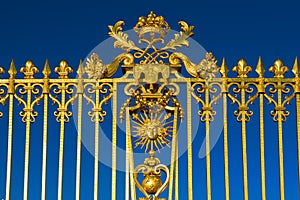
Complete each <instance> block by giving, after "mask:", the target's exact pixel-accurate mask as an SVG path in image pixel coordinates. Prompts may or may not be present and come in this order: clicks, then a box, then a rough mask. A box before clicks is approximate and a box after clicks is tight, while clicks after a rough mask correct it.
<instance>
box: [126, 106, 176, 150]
mask: <svg viewBox="0 0 300 200" xmlns="http://www.w3.org/2000/svg"><path fill="white" fill-rule="evenodd" d="M132 117H133V123H134V126H133V128H134V130H133V134H134V135H133V136H134V137H136V138H137V139H136V140H135V141H134V142H135V148H137V147H140V148H141V149H143V148H145V152H148V150H149V147H150V149H151V150H154V149H156V150H157V151H158V152H160V149H162V148H163V147H165V146H168V147H170V146H169V143H170V138H171V137H172V136H171V134H170V133H172V131H173V126H172V123H173V120H171V114H170V113H166V112H164V110H163V109H161V108H160V109H156V110H154V109H151V110H144V111H143V112H142V113H139V114H133V115H132Z"/></svg>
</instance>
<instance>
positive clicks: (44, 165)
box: [41, 94, 48, 200]
mask: <svg viewBox="0 0 300 200" xmlns="http://www.w3.org/2000/svg"><path fill="white" fill-rule="evenodd" d="M47 134H48V94H44V124H43V158H42V193H41V199H42V200H45V199H46V172H47V137H48V136H47Z"/></svg>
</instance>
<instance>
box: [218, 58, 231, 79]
mask: <svg viewBox="0 0 300 200" xmlns="http://www.w3.org/2000/svg"><path fill="white" fill-rule="evenodd" d="M228 72H229V70H228V66H227V63H226V59H225V58H223V60H222V65H221V68H220V73H221V74H222V78H227V74H228Z"/></svg>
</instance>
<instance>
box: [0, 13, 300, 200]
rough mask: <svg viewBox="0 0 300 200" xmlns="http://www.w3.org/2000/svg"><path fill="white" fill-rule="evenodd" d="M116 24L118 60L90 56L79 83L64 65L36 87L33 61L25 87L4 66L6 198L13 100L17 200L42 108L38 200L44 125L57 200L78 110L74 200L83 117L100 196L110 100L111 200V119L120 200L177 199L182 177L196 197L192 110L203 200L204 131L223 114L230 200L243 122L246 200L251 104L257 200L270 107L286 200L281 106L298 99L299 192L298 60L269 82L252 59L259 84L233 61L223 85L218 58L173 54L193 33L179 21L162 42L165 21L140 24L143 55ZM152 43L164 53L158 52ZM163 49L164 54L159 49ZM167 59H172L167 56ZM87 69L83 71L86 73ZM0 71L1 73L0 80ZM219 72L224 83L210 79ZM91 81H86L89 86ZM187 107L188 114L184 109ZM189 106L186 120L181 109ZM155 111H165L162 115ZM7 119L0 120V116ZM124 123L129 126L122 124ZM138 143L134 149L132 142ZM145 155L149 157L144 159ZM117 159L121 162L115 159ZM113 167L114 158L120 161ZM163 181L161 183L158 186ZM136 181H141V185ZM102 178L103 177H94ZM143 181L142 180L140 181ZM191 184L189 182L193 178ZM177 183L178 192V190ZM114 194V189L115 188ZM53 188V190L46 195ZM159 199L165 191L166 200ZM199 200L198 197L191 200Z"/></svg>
mask: <svg viewBox="0 0 300 200" xmlns="http://www.w3.org/2000/svg"><path fill="white" fill-rule="evenodd" d="M123 25H124V22H123V21H119V22H117V23H116V24H115V25H114V26H109V31H110V32H109V35H110V36H111V37H112V38H114V39H115V43H114V46H115V47H116V48H121V49H123V50H125V52H124V53H121V54H119V55H118V56H116V57H115V58H114V60H113V61H112V62H111V63H108V64H104V63H103V62H102V60H101V58H100V57H101V55H97V54H91V56H90V57H89V58H88V59H87V62H86V63H85V64H83V63H82V62H80V64H79V67H78V70H77V75H78V77H77V78H69V74H70V73H72V72H73V71H74V69H73V68H72V67H71V66H69V65H68V63H67V62H66V61H61V62H60V64H59V66H58V67H56V68H55V69H54V72H55V73H57V75H58V76H57V77H54V78H50V75H51V70H50V66H49V63H48V61H46V63H45V67H44V69H43V71H42V73H43V75H44V77H43V78H35V74H36V73H38V71H39V70H38V67H36V66H35V65H34V64H33V62H32V61H27V62H26V63H25V66H23V67H22V68H21V69H20V72H21V73H22V74H23V75H24V78H21V79H20V78H16V74H17V69H16V66H15V64H14V62H13V61H12V62H11V65H10V68H9V70H7V71H8V74H9V78H8V79H5V78H4V79H2V78H1V79H0V104H1V105H5V103H7V104H8V113H7V114H8V133H7V134H8V139H7V164H6V197H5V198H6V200H9V199H10V196H11V195H10V194H11V177H12V157H13V152H12V146H13V130H14V129H15V127H13V121H14V119H13V117H14V109H15V107H16V106H17V105H15V104H14V101H15V100H16V101H18V102H19V104H20V105H21V106H22V109H23V110H22V111H21V112H20V116H21V120H22V121H23V122H24V123H25V125H26V129H25V155H24V178H23V182H24V187H23V199H27V198H28V182H29V180H28V179H29V178H30V176H29V174H28V173H29V172H28V169H29V167H30V156H29V155H30V154H29V153H30V151H29V150H30V134H31V129H32V126H31V125H32V123H35V120H36V118H37V117H38V114H39V113H38V112H37V111H35V109H34V108H35V106H37V105H39V103H40V102H43V106H44V107H43V113H42V115H43V142H42V147H43V150H42V155H43V158H42V175H41V176H42V177H41V180H42V181H41V191H40V192H41V199H45V198H46V192H47V191H46V189H47V185H46V182H47V180H46V179H47V176H46V171H47V168H46V166H47V156H48V153H47V146H48V144H47V138H48V137H49V135H48V122H49V119H50V117H55V119H56V122H57V123H59V124H60V132H59V156H58V161H59V166H58V177H57V178H58V188H57V199H59V200H60V199H62V188H63V167H64V162H63V160H64V148H65V145H64V143H65V142H67V141H64V134H65V131H66V130H65V124H66V123H68V122H69V121H70V118H71V117H72V114H73V113H72V111H71V110H70V105H71V103H73V102H74V101H78V113H77V114H78V116H77V117H78V133H77V134H78V135H77V150H76V155H77V160H76V184H75V185H74V187H75V191H76V194H75V196H76V199H77V200H79V199H80V196H82V195H81V194H80V186H81V185H80V177H81V175H82V173H83V172H82V171H81V164H82V163H81V145H82V144H81V142H82V133H83V130H82V116H83V115H88V116H89V117H90V118H91V121H92V122H93V123H94V126H95V127H94V131H95V132H94V134H95V141H94V142H95V143H94V144H95V149H94V155H95V157H94V188H93V189H94V199H98V198H100V197H101V194H98V188H99V179H98V174H99V173H100V172H99V166H98V165H99V157H100V156H101V154H100V152H99V141H100V139H101V138H99V130H100V124H101V123H102V122H103V121H104V120H106V118H105V117H106V115H107V111H106V107H105V105H106V104H107V103H110V102H111V101H112V106H113V109H112V111H113V112H112V117H113V120H112V145H111V149H112V155H111V156H112V179H111V180H112V186H111V191H110V192H111V199H112V200H115V199H116V198H117V191H118V186H119V185H121V186H122V185H123V184H124V183H120V181H118V180H117V156H119V155H117V150H116V149H117V141H118V140H119V137H117V136H118V134H119V133H118V129H117V120H118V118H120V119H121V120H125V122H126V161H125V162H126V175H125V180H126V186H125V199H126V200H129V198H130V197H131V199H133V200H135V199H139V200H143V199H144V200H152V199H155V200H163V199H169V200H173V199H179V197H180V196H181V195H180V192H181V191H180V188H181V187H183V186H182V185H184V183H182V182H181V181H180V177H179V176H178V174H179V173H186V174H187V177H188V183H187V186H186V187H187V188H188V193H187V194H185V195H187V197H188V199H189V200H192V199H193V198H196V197H195V196H193V195H194V193H193V190H195V189H196V190H199V189H200V190H203V188H195V185H193V170H195V169H199V168H198V166H196V165H195V164H193V163H195V162H193V151H192V150H193V149H192V145H193V141H192V130H193V129H192V127H194V126H193V124H192V110H194V109H195V108H199V111H198V115H199V123H204V124H205V136H206V137H205V138H206V139H205V144H206V151H205V153H206V170H205V173H206V182H207V188H206V190H207V199H213V198H214V189H213V188H214V187H212V186H213V185H214V183H213V182H211V175H212V174H213V173H214V171H212V169H211V164H210V163H211V154H210V150H211V149H210V147H211V141H210V138H211V128H212V127H211V122H212V121H213V120H214V119H215V116H216V115H218V114H222V113H223V125H224V132H223V134H224V135H223V138H224V142H223V148H224V155H223V156H224V188H225V194H224V199H226V200H229V199H230V196H231V193H230V184H229V180H230V176H229V162H230V158H229V152H230V147H229V141H228V136H229V134H231V133H230V130H229V129H228V118H229V117H235V118H236V120H237V121H238V122H240V123H241V138H242V143H241V152H242V158H241V160H242V164H243V165H242V168H243V191H244V199H245V200H246V199H248V198H249V197H248V163H250V162H252V161H251V160H247V123H248V122H249V121H250V120H251V117H252V116H253V115H254V112H253V111H252V110H251V109H250V106H251V104H253V103H254V102H255V101H258V102H259V124H260V128H259V141H260V180H261V198H262V199H263V200H264V199H267V196H266V194H267V188H266V183H267V182H268V180H266V179H267V177H266V175H265V174H266V173H267V172H266V168H265V159H267V156H268V155H267V154H265V127H264V120H265V118H266V116H265V112H264V109H265V107H267V106H268V105H265V104H264V102H265V101H266V102H268V103H269V104H272V105H271V106H273V110H272V111H271V112H270V116H271V117H272V119H273V121H274V122H275V123H276V124H277V125H278V156H279V172H278V176H279V180H280V187H279V191H280V199H281V200H283V199H284V198H285V190H284V189H285V184H284V181H285V179H284V174H285V171H284V153H283V148H284V143H283V124H284V122H285V121H286V120H287V118H288V116H289V114H290V112H289V111H288V110H287V107H286V105H288V104H290V103H291V102H293V100H295V107H296V111H297V116H296V118H297V142H298V146H297V148H298V171H299V175H298V176H299V177H298V179H299V180H298V182H299V184H300V119H299V118H300V74H299V73H300V68H299V64H298V59H296V60H295V64H294V67H293V68H292V73H293V74H294V77H293V78H286V77H285V74H286V73H287V72H288V67H287V66H285V65H284V64H283V62H282V61H281V60H279V59H278V60H276V61H275V62H274V64H273V65H272V66H271V67H270V68H269V71H270V72H272V73H273V74H274V75H273V77H272V78H266V77H265V76H264V73H265V71H266V70H265V68H264V66H263V64H262V60H261V58H259V60H258V64H257V67H256V69H255V71H256V73H257V75H258V77H255V78H250V77H249V73H250V72H251V71H252V69H253V68H252V67H251V66H249V65H248V64H247V62H246V60H245V59H241V60H239V61H238V63H237V65H236V66H234V67H233V68H232V71H233V72H236V73H237V76H236V77H228V72H229V69H228V66H227V64H226V61H225V59H223V62H222V64H221V66H220V67H219V66H218V65H217V61H216V59H215V57H214V56H213V55H212V54H211V53H207V54H206V57H205V58H204V59H203V60H202V61H200V63H199V64H195V63H193V62H192V61H191V60H190V58H189V56H188V55H185V54H183V53H181V52H178V51H177V50H178V49H179V48H180V47H183V46H186V47H188V46H189V42H188V39H189V37H191V36H192V35H193V34H194V33H193V30H194V27H193V26H189V25H188V24H187V23H186V22H183V21H181V22H179V25H180V27H181V31H180V32H179V33H178V34H175V35H174V37H173V39H171V40H170V41H165V35H166V34H167V33H168V31H169V30H170V26H169V24H168V23H167V22H166V21H165V19H164V17H162V16H158V15H156V14H154V13H153V12H151V13H150V14H149V15H148V16H146V17H140V18H139V20H138V22H137V24H136V26H135V27H134V31H135V32H136V34H137V35H138V37H139V41H140V42H142V43H145V44H146V48H141V47H139V46H138V45H136V44H135V43H134V42H133V41H132V40H130V39H129V36H128V34H126V33H124V32H123V31H122V26H123ZM158 44H160V46H162V47H161V48H158V47H157V46H158ZM161 44H165V45H161ZM171 50H172V51H171ZM84 65H85V66H84ZM181 68H185V69H186V71H187V76H186V77H183V76H182V75H179V72H180V71H181ZM118 69H122V70H123V72H124V76H123V77H120V78H118V77H115V78H111V77H113V76H115V75H116V72H117V70H118ZM4 72H5V70H4V68H3V67H0V74H3V73H4ZM218 73H220V75H221V78H216V77H217V75H218ZM85 76H88V77H89V79H86V78H85ZM180 83H184V84H185V85H186V86H187V88H186V93H187V94H186V98H187V102H179V100H178V96H179V94H181V93H182V91H181V90H180V89H181V88H180V86H179V85H180ZM119 84H120V85H121V84H123V85H124V84H125V86H124V91H118V85H119ZM118 95H126V96H127V99H126V101H125V102H121V103H123V104H122V106H121V107H120V108H118V105H117V102H118ZM50 100H51V101H52V102H53V105H52V106H55V108H56V111H55V112H54V113H53V114H51V113H48V110H49V106H50V104H49V101H50ZM192 100H196V102H197V105H196V106H195V105H193V102H192ZM221 100H222V103H223V110H222V113H217V111H216V110H215V109H214V104H216V103H220V101H221ZM228 100H229V101H231V103H232V104H235V106H236V109H235V111H234V113H233V115H232V114H231V113H229V112H228V109H227V108H228V104H227V101H228ZM83 102H87V103H88V104H89V106H90V111H89V112H88V113H84V112H83V109H82V107H83V105H84V103H83ZM185 103H186V106H185ZM185 107H186V109H187V110H186V111H184V110H183V108H185ZM159 109H162V110H161V111H164V113H163V114H161V113H160V112H159V111H160V110H159ZM184 113H186V116H187V120H186V121H187V122H186V123H187V130H186V133H179V132H178V126H179V125H180V123H182V121H180V120H183V118H184ZM5 114H6V113H1V112H0V117H3V115H5ZM125 116H126V117H125ZM178 134H183V135H184V136H185V137H186V138H187V158H186V159H187V166H188V168H187V169H182V168H181V167H180V162H179V161H178V159H177V157H178V156H179V155H178V146H179V145H181V143H180V141H178ZM133 138H135V140H133ZM134 147H141V148H142V149H143V150H144V151H145V159H144V163H137V165H135V157H134V152H135V151H137V150H136V149H134ZM162 148H171V152H170V163H169V164H170V166H169V167H168V166H167V164H165V163H161V161H160V160H159V154H155V151H157V152H158V151H160V150H161V149H162ZM146 153H148V156H147V154H146ZM118 158H119V157H118ZM120 159H122V158H121V156H120ZM162 174H165V176H163V177H166V179H163V178H162ZM139 176H140V177H143V180H142V181H139V179H138V177H139ZM100 179H101V176H100ZM140 180H141V179H140ZM194 182H195V179H194ZM179 184H180V185H179ZM121 186H120V187H121ZM48 187H50V186H48ZM136 189H139V190H140V191H141V192H142V194H143V196H138V195H137V193H136ZM164 191H165V192H164ZM197 198H198V197H197Z"/></svg>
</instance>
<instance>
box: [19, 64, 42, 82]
mask: <svg viewBox="0 0 300 200" xmlns="http://www.w3.org/2000/svg"><path fill="white" fill-rule="evenodd" d="M20 72H21V73H23V74H24V75H25V77H24V78H26V79H31V78H34V74H36V73H38V72H39V70H38V68H37V67H36V66H35V65H34V64H33V62H32V61H31V60H28V61H27V62H26V63H25V66H24V67H22V68H21V70H20Z"/></svg>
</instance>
